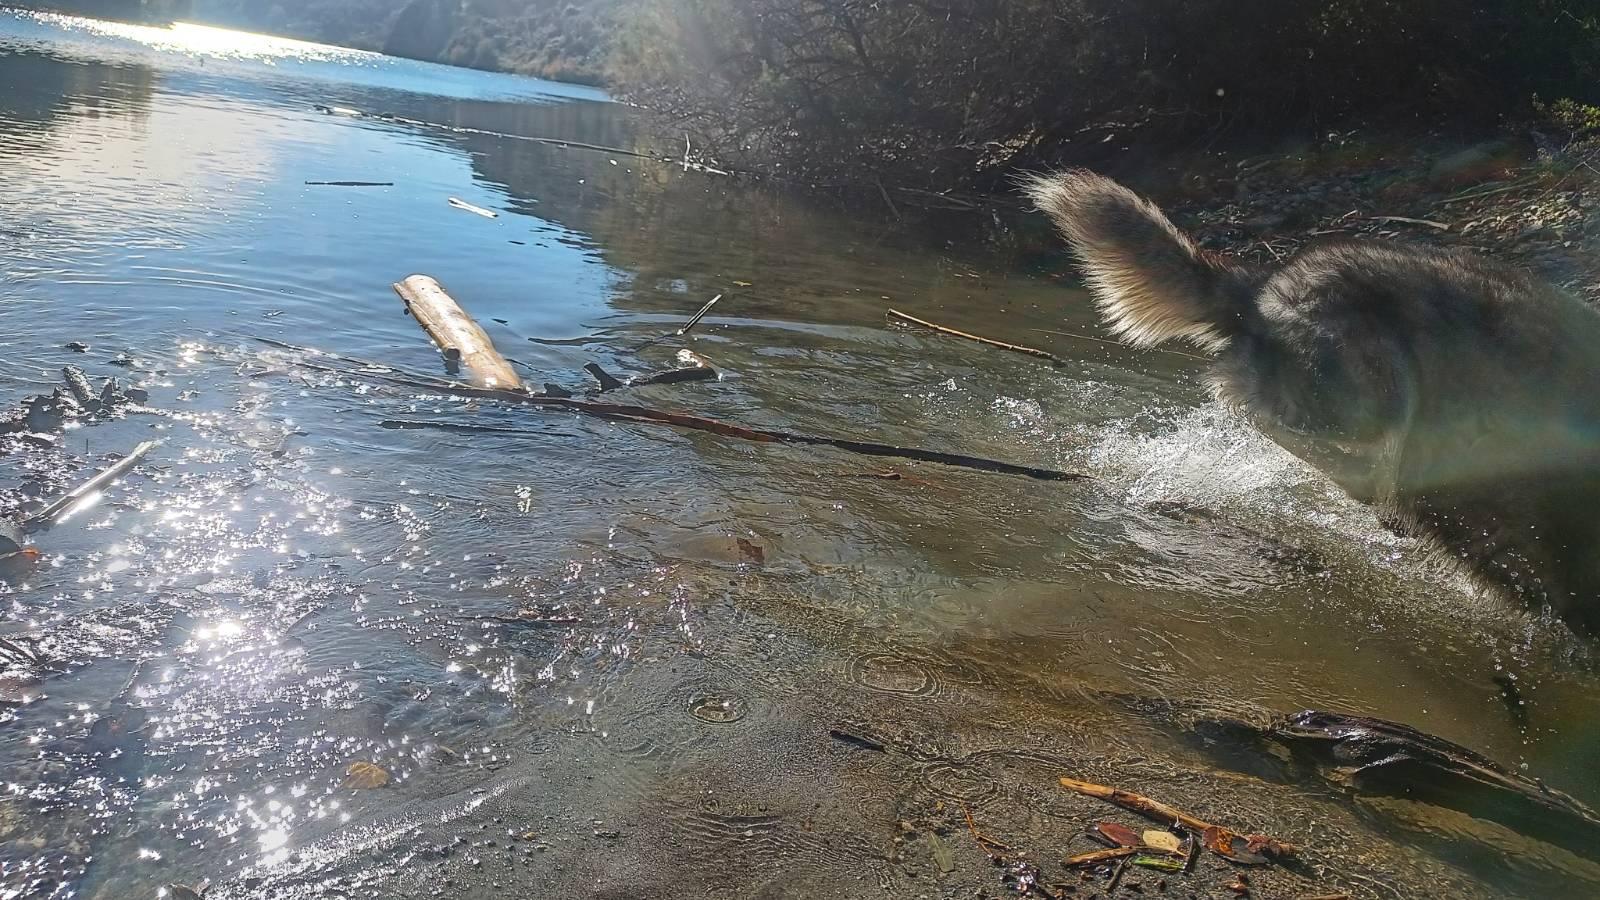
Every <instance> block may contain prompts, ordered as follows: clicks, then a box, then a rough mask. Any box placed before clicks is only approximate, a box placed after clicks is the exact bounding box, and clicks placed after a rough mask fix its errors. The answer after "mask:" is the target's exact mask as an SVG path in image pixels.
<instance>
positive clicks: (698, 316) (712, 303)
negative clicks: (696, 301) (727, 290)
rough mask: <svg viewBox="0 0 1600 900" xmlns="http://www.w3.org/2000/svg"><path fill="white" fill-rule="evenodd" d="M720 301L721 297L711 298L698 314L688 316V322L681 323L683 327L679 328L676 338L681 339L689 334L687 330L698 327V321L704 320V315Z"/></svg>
mask: <svg viewBox="0 0 1600 900" xmlns="http://www.w3.org/2000/svg"><path fill="white" fill-rule="evenodd" d="M721 299H722V295H721V294H718V295H716V296H715V297H712V298H711V299H710V300H707V301H706V305H705V306H702V307H700V311H699V312H697V313H695V314H694V315H692V316H690V317H689V321H687V322H685V323H683V327H682V328H679V329H678V331H677V336H678V337H683V336H684V335H686V334H688V333H689V329H691V328H693V327H695V326H696V325H699V324H700V320H701V319H704V318H705V317H706V313H708V312H711V307H713V306H716V305H717V301H719V300H721Z"/></svg>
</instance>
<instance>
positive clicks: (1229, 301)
mask: <svg viewBox="0 0 1600 900" xmlns="http://www.w3.org/2000/svg"><path fill="white" fill-rule="evenodd" d="M1024 190H1025V191H1026V192H1027V194H1028V196H1029V197H1031V198H1032V199H1033V202H1034V203H1035V204H1037V205H1038V207H1039V208H1040V209H1041V210H1043V211H1044V212H1046V213H1047V214H1049V216H1050V218H1051V219H1053V220H1054V221H1055V224H1056V227H1057V228H1058V229H1060V231H1061V234H1062V236H1063V237H1065V238H1066V239H1067V241H1068V243H1070V244H1071V245H1072V248H1073V251H1074V252H1075V253H1076V254H1077V257H1078V261H1079V262H1080V263H1081V264H1082V266H1083V269H1084V275H1085V277H1086V280H1087V282H1088V286H1089V292H1090V294H1092V295H1093V297H1094V300H1095V304H1096V305H1097V306H1099V308H1100V314H1101V315H1102V316H1104V317H1105V320H1106V324H1107V325H1108V326H1110V328H1111V331H1112V332H1113V333H1114V334H1116V335H1117V336H1118V337H1120V338H1122V339H1123V340H1125V341H1127V342H1128V343H1130V344H1134V345H1136V346H1141V347H1148V346H1152V345H1155V344H1159V343H1161V342H1162V341H1167V340H1172V339H1173V338H1188V339H1189V340H1191V341H1193V342H1195V343H1197V344H1199V345H1201V346H1203V347H1206V348H1208V349H1220V348H1221V347H1222V346H1224V345H1226V344H1227V342H1228V340H1229V339H1230V338H1232V337H1234V336H1236V335H1237V334H1239V333H1240V332H1241V331H1243V330H1244V328H1245V327H1246V325H1247V319H1248V317H1249V316H1250V315H1251V314H1252V309H1253V307H1252V304H1251V291H1250V289H1249V283H1248V279H1247V278H1246V277H1245V276H1244V275H1243V274H1241V273H1240V272H1239V271H1238V270H1236V269H1232V268H1229V267H1227V266H1224V265H1221V264H1218V263H1216V262H1213V261H1212V260H1210V259H1208V258H1207V257H1206V256H1205V254H1204V253H1203V252H1202V251H1201V250H1200V249H1199V248H1197V247H1196V246H1195V245H1194V243H1193V242H1192V241H1190V240H1189V238H1188V237H1186V236H1185V235H1184V234H1183V232H1181V231H1179V230H1178V229H1177V227H1176V226H1174V225H1173V224H1172V222H1171V221H1170V220H1168V219H1167V217H1166V216H1165V215H1163V214H1162V213H1161V210H1159V209H1157V208H1156V206H1155V204H1153V203H1151V202H1150V201H1148V200H1145V199H1143V198H1142V197H1140V196H1139V195H1137V194H1135V193H1134V192H1132V191H1130V190H1128V189H1127V188H1125V187H1123V186H1122V185H1120V184H1117V183H1116V182H1115V181H1112V180H1111V179H1109V178H1105V177H1103V176H1100V175H1096V174H1094V173H1092V172H1087V171H1083V170H1081V169H1080V170H1073V171H1068V172H1062V173H1060V174H1057V175H1050V176H1038V177H1035V178H1032V179H1030V180H1029V181H1028V182H1027V183H1026V184H1025V185H1024Z"/></svg>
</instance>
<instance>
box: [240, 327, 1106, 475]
mask: <svg viewBox="0 0 1600 900" xmlns="http://www.w3.org/2000/svg"><path fill="white" fill-rule="evenodd" d="M256 340H258V341H260V342H262V343H265V344H270V345H272V346H275V347H281V348H284V349H287V350H294V351H297V352H300V353H307V354H316V355H321V356H325V357H327V358H329V359H335V360H339V361H341V362H345V363H347V364H350V365H354V366H359V367H362V368H361V369H360V370H353V369H345V368H340V367H338V366H327V365H321V364H318V363H312V362H308V361H306V360H296V361H295V363H296V365H299V366H302V367H305V368H309V369H315V370H320V371H325V372H331V373H334V374H338V375H345V376H362V377H366V378H373V379H378V380H382V381H387V382H390V383H393V384H398V385H401V386H405V387H415V388H424V389H427V390H433V391H438V392H439V393H441V394H449V395H452V396H456V397H472V398H476V399H482V400H499V401H502V402H504V403H513V404H516V405H519V406H535V407H544V408H554V409H566V410H571V411H572V412H576V413H579V414H581V415H586V416H594V417H595V418H600V419H608V420H610V421H614V422H634V423H637V424H642V425H667V426H672V427H675V428H683V429H687V430H690V431H704V432H708V433H710V434H717V435H721V436H723V437H730V438H736V439H738V440H744V441H753V442H756V443H762V444H802V445H807V446H814V447H835V448H838V449H840V450H844V451H847V452H850V453H859V454H861V455H863V456H885V457H895V458H898V459H914V460H920V461H922V462H931V463H939V464H940V465H946V466H955V467H957V468H963V469H976V470H979V471H983V472H996V473H1000V474H1004V475H1021V476H1024V477H1027V478H1036V479H1039V480H1040V481H1084V480H1087V479H1088V478H1089V476H1088V475H1084V474H1082V473H1080V472H1061V471H1057V470H1054V469H1044V468H1039V467H1036V466H1024V465H1018V464H1016V463H1008V462H1002V461H999V460H993V459H985V458H983V457H980V456H968V455H965V454H961V453H945V452H943V451H939V450H925V449H922V448H920V447H901V446H897V445H894V444H884V443H879V442H877V441H863V440H857V439H855V438H846V437H831V436H826V435H812V434H803V433H799V432H793V431H778V430H773V429H766V428H750V427H747V426H744V425H739V424H735V423H733V422H724V421H721V420H719V419H711V418H707V417H705V416H697V415H693V414H690V413H679V412H669V411H667V410H660V409H654V408H651V407H648V406H635V405H631V404H621V403H596V402H594V401H591V400H576V399H571V398H568V397H552V396H547V395H544V394H530V393H526V392H523V391H513V390H504V389H500V388H489V387H472V386H470V385H465V384H460V383H458V382H452V381H446V380H444V379H441V378H433V377H430V376H426V375H413V374H410V373H407V372H404V371H402V370H400V369H397V368H395V367H394V366H389V365H385V364H382V363H376V362H372V361H370V360H363V359H359V358H356V357H351V356H344V355H342V354H337V353H328V352H326V351H322V350H318V349H315V348H312V347H302V346H297V345H295V344H289V343H285V342H283V341H277V340H272V339H270V338H256ZM381 370H387V371H381Z"/></svg>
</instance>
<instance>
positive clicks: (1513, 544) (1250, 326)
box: [1026, 171, 1600, 635]
mask: <svg viewBox="0 0 1600 900" xmlns="http://www.w3.org/2000/svg"><path fill="white" fill-rule="evenodd" d="M1026 190H1027V192H1028V194H1029V195H1030V196H1031V197H1032V198H1033V200H1034V202H1035V203H1036V204H1038V206H1039V208H1040V209H1042V210H1043V211H1044V212H1045V213H1047V214H1049V216H1050V218H1051V219H1053V220H1054V221H1055V224H1056V227H1057V228H1059V229H1060V231H1061V234H1062V235H1063V236H1064V237H1065V238H1066V240H1067V241H1068V242H1069V243H1070V244H1071V245H1072V248H1073V250H1074V251H1075V252H1076V254H1077V257H1078V260H1079V262H1080V263H1081V265H1082V268H1083V271H1084V274H1085V277H1086V279H1087V282H1088V287H1089V291H1090V293H1091V294H1092V296H1093V297H1094V301H1095V303H1096V305H1097V306H1098V307H1099V310H1100V313H1101V315H1102V316H1103V317H1104V319H1105V320H1106V323H1107V324H1108V326H1109V327H1110V329H1111V330H1112V331H1113V332H1114V333H1115V334H1117V335H1118V336H1119V337H1121V338H1122V339H1123V340H1124V341H1126V342H1127V343H1129V344H1133V345H1135V346H1141V347H1149V346H1153V345H1155V344H1159V343H1161V342H1163V341H1169V340H1173V339H1179V338H1182V339H1187V340H1188V341H1191V342H1193V343H1195V344H1197V345H1199V346H1201V347H1203V348H1205V349H1207V350H1210V351H1212V352H1213V353H1215V355H1216V362H1215V364H1214V365H1213V368H1212V371H1211V381H1212V386H1213V389H1214V390H1215V391H1216V393H1217V394H1218V395H1219V396H1220V397H1221V398H1222V399H1223V400H1224V401H1226V402H1228V403H1229V404H1231V405H1232V406H1234V407H1235V408H1236V409H1238V410H1240V411H1241V412H1243V413H1244V414H1245V415H1246V416H1247V417H1248V418H1250V419H1251V420H1252V421H1253V422H1254V423H1255V424H1256V425H1257V427H1259V428H1260V429H1261V430H1262V431H1263V432H1265V433H1266V434H1267V436H1268V437H1270V438H1272V439H1273V440H1274V441H1276V442H1277V443H1278V444H1280V445H1282V446H1283V447H1284V448H1285V449H1287V450H1289V451H1290V452H1291V453H1293V454H1295V455H1296V456H1299V457H1300V458H1301V459H1303V460H1305V461H1306V462H1308V463H1310V464H1311V465H1313V466H1315V467H1316V468H1318V469H1320V470H1321V471H1323V472H1324V473H1326V474H1327V475H1328V476H1329V477H1331V478H1332V479H1333V480H1334V481H1335V482H1337V483H1338V484H1339V485H1340V486H1341V487H1342V488H1344V490H1345V491H1347V492H1348V493H1349V494H1351V495H1352V496H1353V497H1355V498H1356V499H1358V500H1361V501H1363V502H1365V503H1369V504H1372V505H1374V506H1376V507H1378V509H1379V510H1380V512H1381V513H1383V514H1384V516H1385V519H1386V520H1387V521H1388V522H1390V523H1391V524H1392V525H1395V526H1397V527H1399V528H1401V529H1403V530H1406V531H1409V532H1411V533H1414V534H1418V535H1420V536H1422V537H1424V538H1426V539H1428V540H1431V541H1432V542H1433V543H1434V544H1435V545H1436V546H1437V547H1438V548H1439V549H1440V550H1442V551H1444V552H1446V553H1448V554H1450V555H1451V556H1453V557H1454V558H1456V559H1457V560H1458V561H1459V562H1460V564H1461V565H1462V566H1464V567H1465V569H1466V570H1467V571H1468V572H1469V573H1470V574H1471V575H1472V576H1473V577H1474V578H1475V579H1476V580H1477V581H1478V582H1479V583H1480V584H1481V585H1483V586H1485V587H1488V588H1490V589H1493V590H1497V591H1499V592H1501V593H1503V594H1507V595H1511V596H1514V597H1518V598H1521V599H1522V600H1523V601H1524V602H1526V603H1527V604H1529V605H1530V606H1535V607H1537V606H1538V605H1540V604H1547V605H1548V606H1549V607H1550V608H1551V609H1552V610H1553V611H1554V612H1555V613H1556V614H1557V615H1559V616H1560V617H1561V618H1562V619H1564V620H1565V621H1566V622H1567V623H1568V625H1569V626H1571V627H1572V628H1574V629H1575V630H1577V631H1580V632H1584V633H1587V634H1591V635H1593V634H1595V633H1597V632H1600V313H1597V312H1596V311H1595V310H1593V309H1591V308H1589V307H1588V306H1586V305H1584V304H1583V303H1582V302H1581V301H1579V300H1577V299H1576V298H1574V297H1571V296H1569V295H1567V294H1565V293H1563V292H1561V291H1559V290H1557V289H1556V288H1554V287H1552V286H1550V285H1548V284H1545V283H1543V282H1541V281H1539V280H1536V279H1535V278H1533V277H1531V276H1529V275H1528V274H1527V273H1525V272H1522V271H1519V270H1517V269H1514V268H1511V267H1509V266H1506V265H1504V264H1501V263H1498V262H1495V261H1493V260H1490V259H1486V258H1483V257H1481V256H1477V255H1474V254H1471V253H1467V252H1464V251H1451V250H1443V249H1435V248H1429V247H1420V246H1410V245H1406V244H1402V243H1396V242H1379V241H1356V240H1349V241H1339V242H1329V243H1325V244H1320V245H1316V246H1311V247H1307V248H1306V249H1304V250H1302V251H1300V252H1299V253H1297V254H1296V255H1295V256H1293V257H1291V258H1289V259H1287V260H1285V261H1283V262H1281V263H1278V264H1276V265H1273V266H1268V267H1262V268H1252V267H1246V266H1241V265H1236V264H1233V263H1229V262H1225V261H1223V260H1220V259H1217V258H1213V257H1212V256H1210V255H1208V254H1207V253H1206V252H1205V251H1203V250H1200V249H1199V248H1197V247H1196V246H1195V245H1194V243H1193V242H1192V241H1190V240H1189V238H1188V237H1186V236H1185V235H1184V234H1183V233H1182V232H1180V231H1179V230H1178V229H1177V228H1176V227H1174V226H1173V224H1172V222H1171V221H1169V220H1168V219H1167V217H1166V216H1164V215H1162V213H1161V211H1160V210H1159V209H1157V208H1156V207H1155V206H1154V205H1153V204H1151V203H1150V202H1149V201H1147V200H1144V199H1142V198H1141V197H1139V196H1138V195H1136V194H1134V193H1133V192H1132V191H1130V190H1128V189H1127V188H1125V187H1123V186H1121V185H1119V184H1117V183H1116V182H1114V181H1111V180H1110V179H1107V178H1104V177H1101V176H1099V175H1095V174H1092V173H1090V172H1084V171H1070V172H1065V173H1062V174H1058V175H1054V176H1049V177H1039V178H1035V179H1032V180H1031V181H1030V182H1029V183H1028V184H1027V186H1026Z"/></svg>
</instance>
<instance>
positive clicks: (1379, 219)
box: [1372, 216, 1450, 231]
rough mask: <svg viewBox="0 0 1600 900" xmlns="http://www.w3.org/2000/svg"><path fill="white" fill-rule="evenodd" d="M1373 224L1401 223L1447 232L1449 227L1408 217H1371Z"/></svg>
mask: <svg viewBox="0 0 1600 900" xmlns="http://www.w3.org/2000/svg"><path fill="white" fill-rule="evenodd" d="M1372 221H1374V222H1385V223H1387V222H1401V223H1404V224H1406V225H1422V226H1424V227H1427V228H1432V229H1435V230H1438V231H1449V230H1450V226H1449V225H1447V224H1445V223H1444V222H1435V221H1433V220H1432V219H1413V218H1411V217H1410V216H1372Z"/></svg>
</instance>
